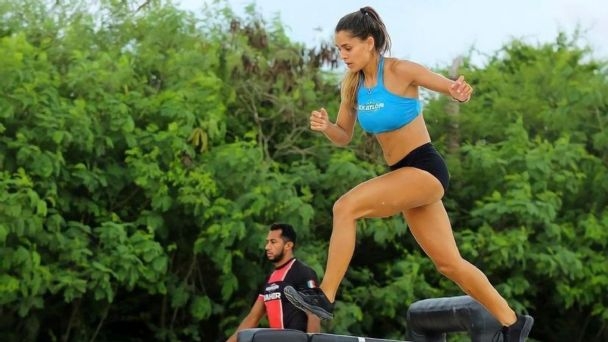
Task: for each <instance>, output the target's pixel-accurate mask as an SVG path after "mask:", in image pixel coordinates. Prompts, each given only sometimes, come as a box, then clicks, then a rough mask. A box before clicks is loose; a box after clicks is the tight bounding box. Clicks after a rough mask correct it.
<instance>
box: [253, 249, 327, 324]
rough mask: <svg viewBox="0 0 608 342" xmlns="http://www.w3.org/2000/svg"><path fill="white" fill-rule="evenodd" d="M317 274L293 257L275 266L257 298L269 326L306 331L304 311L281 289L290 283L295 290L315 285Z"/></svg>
mask: <svg viewBox="0 0 608 342" xmlns="http://www.w3.org/2000/svg"><path fill="white" fill-rule="evenodd" d="M317 283H318V278H317V274H316V273H315V271H313V269H312V268H310V267H309V266H308V265H306V264H304V263H303V262H301V261H299V260H297V259H295V258H293V259H291V260H289V261H288V262H286V263H285V264H283V265H281V266H279V267H277V268H275V269H274V271H273V272H272V273H271V274H270V276H269V277H268V278H267V279H266V284H265V285H264V287H263V288H262V289H261V292H260V294H259V296H258V299H257V300H263V301H264V306H265V307H266V315H267V316H268V323H269V325H270V327H271V328H280V329H296V330H301V331H304V332H306V326H307V322H308V317H307V316H306V313H305V312H304V311H302V310H300V309H298V308H296V307H295V306H293V304H291V303H290V302H289V300H287V297H285V294H284V293H283V289H284V288H285V287H286V286H288V285H291V286H293V287H294V288H295V289H297V290H301V289H304V288H313V287H316V286H317Z"/></svg>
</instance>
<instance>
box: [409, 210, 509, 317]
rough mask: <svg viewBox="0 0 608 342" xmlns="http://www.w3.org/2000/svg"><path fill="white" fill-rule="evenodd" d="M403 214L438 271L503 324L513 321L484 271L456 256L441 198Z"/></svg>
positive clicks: (506, 305)
mask: <svg viewBox="0 0 608 342" xmlns="http://www.w3.org/2000/svg"><path fill="white" fill-rule="evenodd" d="M404 216H405V219H406V221H407V223H408V227H409V229H410V231H411V232H412V235H413V236H414V238H415V239H416V241H417V242H418V244H419V245H420V247H421V248H422V249H423V250H424V252H425V253H426V254H427V255H428V256H429V258H431V260H432V261H433V263H434V264H435V266H436V267H437V270H438V271H439V272H440V273H441V274H443V275H445V276H446V277H448V278H449V279H451V280H452V281H454V282H455V283H456V284H458V286H460V288H461V289H462V290H463V291H464V292H466V293H467V294H468V295H470V296H471V297H473V298H475V299H476V300H477V301H478V302H479V303H481V304H482V305H483V306H484V307H485V308H486V309H488V311H489V312H490V313H491V314H492V315H493V316H494V317H496V319H497V320H498V321H499V322H500V323H502V324H503V325H505V326H508V325H511V324H512V323H513V322H515V321H516V316H515V312H514V311H513V310H512V309H511V308H510V307H509V305H508V304H507V301H506V300H505V299H504V298H503V297H502V296H501V295H500V294H499V293H498V291H496V289H495V288H494V287H493V286H492V285H491V284H490V281H489V280H488V278H487V277H486V276H485V274H483V273H482V272H481V271H480V270H479V269H478V268H477V267H475V266H474V265H472V264H471V263H469V262H468V261H466V260H464V259H463V258H462V257H461V256H460V252H459V251H458V247H457V246H456V241H455V240H454V235H453V232H452V227H451V225H450V221H449V218H448V215H447V213H446V211H445V208H444V206H443V203H442V202H441V201H437V202H435V203H432V204H428V205H424V206H421V207H416V208H412V209H407V210H405V211H404Z"/></svg>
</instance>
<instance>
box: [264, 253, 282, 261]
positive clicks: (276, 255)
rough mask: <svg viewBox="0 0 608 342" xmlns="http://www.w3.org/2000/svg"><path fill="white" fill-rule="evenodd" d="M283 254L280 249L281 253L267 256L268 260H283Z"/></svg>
mask: <svg viewBox="0 0 608 342" xmlns="http://www.w3.org/2000/svg"><path fill="white" fill-rule="evenodd" d="M284 255H285V254H284V253H283V251H281V253H279V254H275V255H274V256H268V261H270V262H279V261H281V260H283V256H284Z"/></svg>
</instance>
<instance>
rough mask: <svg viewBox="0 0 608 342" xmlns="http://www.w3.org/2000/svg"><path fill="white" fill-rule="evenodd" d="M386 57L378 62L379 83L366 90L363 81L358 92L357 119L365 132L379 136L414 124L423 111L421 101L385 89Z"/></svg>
mask: <svg viewBox="0 0 608 342" xmlns="http://www.w3.org/2000/svg"><path fill="white" fill-rule="evenodd" d="M383 74H384V57H383V56H380V61H379V62H378V83H377V84H376V86H375V87H373V88H365V86H364V83H363V82H364V80H363V79H361V83H360V84H359V90H358V92H357V119H358V120H359V124H360V125H361V127H362V128H363V130H364V131H366V132H368V133H373V134H378V133H384V132H389V131H393V130H396V129H398V128H401V127H403V126H405V125H407V124H408V123H410V122H412V121H413V120H414V119H415V118H416V117H417V116H418V114H420V112H421V111H422V104H421V103H420V100H418V99H416V98H412V97H404V96H399V95H395V94H393V93H391V92H389V91H388V90H387V89H386V88H385V87H384V76H383Z"/></svg>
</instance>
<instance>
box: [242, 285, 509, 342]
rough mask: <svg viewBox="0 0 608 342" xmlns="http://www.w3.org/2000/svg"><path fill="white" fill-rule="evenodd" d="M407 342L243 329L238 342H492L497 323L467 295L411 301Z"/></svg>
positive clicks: (498, 325)
mask: <svg viewBox="0 0 608 342" xmlns="http://www.w3.org/2000/svg"><path fill="white" fill-rule="evenodd" d="M406 320H407V327H408V328H407V333H406V338H407V339H408V340H407V341H397V340H386V339H378V338H371V337H358V336H346V335H334V334H325V333H316V334H307V333H304V332H302V331H299V330H290V329H268V328H257V329H245V330H242V331H240V332H239V333H238V335H237V341H238V342H408V341H409V342H446V337H447V334H448V333H451V332H452V333H453V332H468V334H469V336H470V337H471V342H487V341H492V339H493V338H494V335H495V334H496V332H497V331H498V330H500V328H501V325H500V323H499V322H498V321H497V320H496V319H495V318H494V317H493V316H492V315H490V313H489V312H488V311H487V310H486V309H485V308H484V307H483V306H481V304H479V303H478V302H477V301H476V300H474V299H473V298H471V297H469V296H458V297H444V298H431V299H424V300H420V301H417V302H414V303H413V304H412V305H410V307H409V308H408V310H407V314H406Z"/></svg>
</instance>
